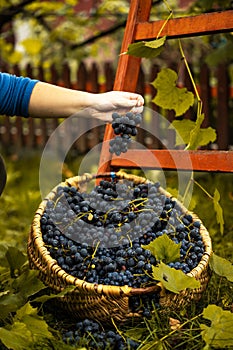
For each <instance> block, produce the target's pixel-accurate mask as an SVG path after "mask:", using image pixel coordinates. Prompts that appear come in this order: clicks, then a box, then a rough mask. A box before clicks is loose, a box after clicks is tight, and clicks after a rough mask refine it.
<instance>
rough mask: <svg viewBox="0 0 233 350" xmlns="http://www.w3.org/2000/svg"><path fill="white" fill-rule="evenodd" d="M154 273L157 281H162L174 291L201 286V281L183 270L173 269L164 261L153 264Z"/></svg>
mask: <svg viewBox="0 0 233 350" xmlns="http://www.w3.org/2000/svg"><path fill="white" fill-rule="evenodd" d="M152 275H153V278H154V279H155V280H156V281H160V282H161V283H162V284H163V286H164V288H166V289H167V290H169V291H171V292H173V293H177V294H178V293H179V292H180V291H181V290H184V289H187V288H190V289H194V288H199V287H200V282H199V281H197V280H196V279H195V277H191V276H188V275H186V274H185V273H184V272H183V271H181V270H176V269H173V268H171V267H169V266H167V265H166V264H164V263H163V262H161V263H159V264H158V266H156V267H155V266H152Z"/></svg>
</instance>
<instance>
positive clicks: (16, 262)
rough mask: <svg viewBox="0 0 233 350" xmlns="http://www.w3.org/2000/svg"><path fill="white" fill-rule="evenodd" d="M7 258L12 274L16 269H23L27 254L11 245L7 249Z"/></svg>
mask: <svg viewBox="0 0 233 350" xmlns="http://www.w3.org/2000/svg"><path fill="white" fill-rule="evenodd" d="M6 259H7V261H8V264H9V266H10V270H11V272H12V274H14V271H15V270H19V269H21V267H22V266H23V264H24V263H25V262H26V261H27V256H26V254H24V253H23V252H21V251H20V250H19V249H18V248H16V247H9V248H8V250H7V251H6Z"/></svg>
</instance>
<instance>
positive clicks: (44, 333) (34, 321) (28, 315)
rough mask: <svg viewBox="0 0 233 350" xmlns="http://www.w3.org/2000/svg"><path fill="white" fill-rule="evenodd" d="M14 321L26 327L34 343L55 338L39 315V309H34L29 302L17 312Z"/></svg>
mask: <svg viewBox="0 0 233 350" xmlns="http://www.w3.org/2000/svg"><path fill="white" fill-rule="evenodd" d="M14 321H15V322H18V321H20V322H22V323H24V324H25V325H26V327H27V329H28V330H29V331H30V333H31V335H32V339H33V341H37V340H40V339H41V338H53V335H52V333H51V332H50V331H49V330H48V325H47V323H46V322H45V321H44V319H43V317H42V316H39V315H38V314H37V308H33V307H32V306H31V305H30V303H29V302H28V303H27V304H25V305H24V306H23V307H22V308H21V309H19V310H18V311H17V312H16V315H15V317H14Z"/></svg>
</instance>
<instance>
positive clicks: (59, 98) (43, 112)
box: [29, 82, 94, 118]
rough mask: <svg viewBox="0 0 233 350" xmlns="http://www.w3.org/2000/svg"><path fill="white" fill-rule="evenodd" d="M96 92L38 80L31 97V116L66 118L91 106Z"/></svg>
mask: <svg viewBox="0 0 233 350" xmlns="http://www.w3.org/2000/svg"><path fill="white" fill-rule="evenodd" d="M93 95H94V94H90V93H88V92H84V91H77V90H70V89H66V88H62V87H59V86H55V85H51V84H48V83H44V82H38V83H37V84H36V85H35V87H34V89H33V91H32V95H31V98H30V103H29V115H30V116H31V117H40V118H42V117H47V118H49V117H53V118H56V117H57V118H66V117H69V116H70V115H72V114H74V113H77V112H79V111H81V110H83V109H85V108H87V107H89V106H90V104H91V103H92V100H93V101H94V96H93Z"/></svg>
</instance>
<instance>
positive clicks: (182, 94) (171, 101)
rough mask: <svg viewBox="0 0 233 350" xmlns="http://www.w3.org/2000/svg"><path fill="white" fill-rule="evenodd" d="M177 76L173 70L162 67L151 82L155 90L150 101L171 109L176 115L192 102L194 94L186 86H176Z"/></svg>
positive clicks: (180, 113)
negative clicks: (155, 92)
mask: <svg viewBox="0 0 233 350" xmlns="http://www.w3.org/2000/svg"><path fill="white" fill-rule="evenodd" d="M177 78H178V76H177V73H176V72H175V71H174V70H172V69H170V68H163V69H162V70H161V71H160V72H159V73H158V75H157V77H156V79H155V80H154V81H153V82H152V83H151V84H152V85H153V86H154V87H155V88H156V90H157V94H156V96H155V97H154V99H153V100H152V102H154V103H155V104H156V105H158V106H160V107H162V108H165V109H169V110H171V109H173V110H174V111H175V114H176V116H177V117H178V116H180V115H182V114H184V113H185V112H186V111H187V110H188V109H189V108H190V107H191V106H192V105H193V104H194V95H193V93H192V92H191V91H188V90H187V89H186V88H178V87H177V86H176V82H177Z"/></svg>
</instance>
